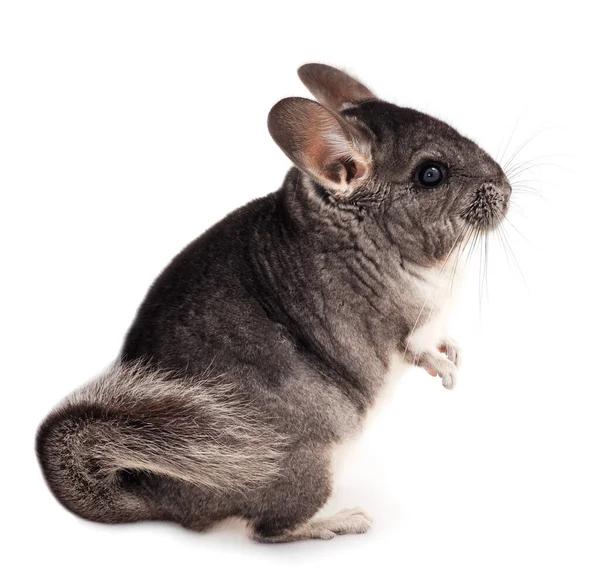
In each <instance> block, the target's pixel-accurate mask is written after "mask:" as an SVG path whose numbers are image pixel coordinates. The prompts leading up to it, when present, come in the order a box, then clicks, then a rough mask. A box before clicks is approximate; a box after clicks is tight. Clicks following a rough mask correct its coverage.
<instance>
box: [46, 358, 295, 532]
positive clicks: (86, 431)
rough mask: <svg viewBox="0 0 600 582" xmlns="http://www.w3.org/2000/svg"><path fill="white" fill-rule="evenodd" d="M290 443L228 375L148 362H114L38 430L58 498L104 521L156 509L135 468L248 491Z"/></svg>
mask: <svg viewBox="0 0 600 582" xmlns="http://www.w3.org/2000/svg"><path fill="white" fill-rule="evenodd" d="M284 447H285V442H284V438H283V437H282V436H281V435H280V434H278V433H277V432H276V431H275V430H274V429H273V428H272V427H271V426H270V425H269V424H268V423H267V422H266V421H265V419H264V418H262V419H261V418H260V416H259V414H258V412H257V411H256V410H255V409H254V408H253V407H252V406H250V405H249V404H248V402H247V401H246V400H245V399H244V398H243V395H242V394H241V393H240V391H239V390H237V389H236V386H234V385H231V384H228V383H227V381H226V380H225V379H224V378H222V377H218V378H195V379H194V380H181V379H177V378H175V377H173V376H172V375H169V374H165V373H162V372H160V371H157V370H156V369H153V368H152V367H150V366H148V365H144V364H141V363H137V364H122V363H117V364H115V365H114V366H113V367H112V368H111V369H110V370H109V371H108V372H107V373H106V374H104V375H102V376H101V377H100V378H98V379H96V380H94V381H92V382H90V383H89V384H87V385H86V386H84V387H83V388H81V389H79V390H78V391H76V392H74V393H73V394H71V395H70V396H68V397H67V398H66V400H65V401H64V402H63V403H61V404H60V405H58V406H57V407H56V408H55V409H54V410H53V411H52V412H51V413H50V414H49V415H48V417H47V418H46V419H45V420H44V422H43V423H42V424H41V426H40V427H39V429H38V432H37V438H36V452H37V456H38V460H39V463H40V465H41V467H42V471H43V473H44V477H45V479H46V482H47V484H48V486H49V488H50V490H51V491H52V493H53V494H54V495H55V496H56V498H57V499H58V500H59V501H60V502H61V503H62V504H63V505H64V506H65V507H66V508H67V509H69V510H70V511H72V512H73V513H76V514H77V515H80V516H81V517H85V518H87V519H91V520H94V521H102V522H107V523H116V522H124V521H137V520H140V519H154V518H157V517H159V516H156V515H154V514H153V504H152V503H151V499H150V498H149V495H148V494H149V492H148V491H146V490H145V488H143V487H132V486H131V483H130V481H131V475H132V474H144V475H152V476H153V475H158V476H161V477H165V478H171V479H175V480H179V481H183V482H187V483H188V484H191V485H192V486H198V487H201V488H205V489H208V490H223V489H228V490H232V491H235V490H240V489H241V490H247V489H248V488H249V487H256V486H260V485H261V484H262V483H264V482H266V481H268V480H270V479H273V478H274V477H275V476H276V475H277V472H278V468H279V466H280V461H281V458H282V456H283V449H284Z"/></svg>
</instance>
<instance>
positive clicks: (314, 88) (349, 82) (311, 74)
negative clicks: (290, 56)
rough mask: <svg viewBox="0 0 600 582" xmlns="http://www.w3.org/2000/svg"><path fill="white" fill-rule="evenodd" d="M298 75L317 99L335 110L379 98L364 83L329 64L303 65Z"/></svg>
mask: <svg viewBox="0 0 600 582" xmlns="http://www.w3.org/2000/svg"><path fill="white" fill-rule="evenodd" d="M298 76H299V77H300V80H301V81H302V82H303V83H304V84H305V85H306V87H307V89H308V90H309V91H310V92H311V93H312V94H313V95H314V96H315V98H316V100H317V101H318V102H319V103H322V104H323V105H325V107H328V108H329V109H332V110H333V111H341V110H343V109H345V108H347V107H350V106H352V105H357V104H358V103H361V102H363V101H373V100H377V97H375V95H373V93H371V91H370V90H369V89H367V88H366V87H365V86H364V85H363V84H362V83H359V82H358V81H357V80H356V79H353V78H352V77H351V76H350V75H347V74H346V73H344V72H343V71H340V70H339V69H335V68H334V67H330V66H328V65H320V64H319V63H308V64H306V65H302V66H301V67H300V68H299V69H298Z"/></svg>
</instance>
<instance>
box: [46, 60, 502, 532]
mask: <svg viewBox="0 0 600 582" xmlns="http://www.w3.org/2000/svg"><path fill="white" fill-rule="evenodd" d="M299 75H300V78H301V79H302V81H303V82H304V84H305V85H306V86H307V87H308V89H309V90H310V91H311V92H312V94H313V95H314V96H315V98H316V100H317V101H311V100H308V99H302V98H296V97H293V98H288V99H283V100H282V101H280V102H279V103H277V104H276V105H275V106H274V107H273V109H272V110H271V112H270V115H269V119H268V127H269V131H270V133H271V135H272V136H273V139H274V140H275V142H276V143H277V144H278V145H279V146H280V147H281V149H282V150H283V151H284V152H285V154H286V155H287V156H288V157H289V158H290V159H291V160H292V162H293V163H294V165H295V166H294V167H293V168H292V169H291V170H290V171H289V172H288V174H287V176H286V178H285V180H284V182H283V185H282V186H281V188H280V189H279V190H278V191H277V192H274V193H272V194H269V195H268V196H265V197H264V198H259V199H258V200H254V201H252V202H250V203H248V204H247V205H246V206H244V207H242V208H240V209H238V210H236V211H234V212H232V213H231V214H230V215H229V216H227V217H225V218H224V219H223V220H222V221H221V222H219V223H218V224H216V225H215V226H213V227H212V228H210V229H209V230H208V231H207V232H205V233H204V234H203V235H202V236H200V237H199V238H198V239H196V240H195V241H194V242H192V243H191V244H190V245H189V246H188V247H187V248H185V249H184V250H183V251H182V252H181V253H180V254H179V255H178V256H177V257H175V259H173V261H172V262H171V264H170V265H169V266H168V267H167V268H166V269H165V270H164V271H163V273H162V274H161V275H160V276H159V277H158V279H157V280H156V281H155V282H154V284H153V285H152V287H151V288H150V290H149V292H148V295H147V297H146V298H145V300H144V302H143V303H142V305H141V306H140V308H139V311H138V313H137V316H136V318H135V320H134V322H133V324H132V326H131V329H130V330H129V332H128V334H127V337H126V339H125V343H124V346H123V349H122V352H121V354H120V356H119V358H118V361H117V362H116V363H115V364H114V365H113V366H112V368H110V369H109V371H108V372H107V373H106V374H104V375H102V376H101V377H100V378H98V379H96V380H94V381H93V382H91V383H90V384H88V385H86V386H84V387H83V388H81V389H80V390H78V391H76V392H74V393H73V394H71V395H70V396H68V397H67V398H66V400H65V401H64V402H62V403H61V404H60V405H59V406H58V407H57V408H56V409H55V410H53V411H52V412H51V413H50V414H49V416H48V417H47V418H46V419H45V420H44V422H43V423H42V425H41V427H40V428H39V431H38V435H37V455H38V458H39V462H40V464H41V466H42V469H43V473H44V476H45V478H46V481H47V483H48V486H49V487H50V489H51V490H52V492H53V493H54V495H55V496H56V497H57V498H58V500H59V501H60V502H61V503H62V504H63V505H64V506H65V507H66V508H67V509H69V510H70V511H72V512H74V513H76V514H77V515H80V516H82V517H84V518H87V519H91V520H95V521H100V522H107V523H117V522H130V521H137V520H171V521H175V522H178V523H180V524H181V525H183V526H185V527H187V528H191V529H193V530H197V531H201V530H205V529H206V528H208V527H209V526H211V525H213V524H215V523H216V522H218V521H220V520H223V519H225V518H228V517H238V518H242V519H245V520H247V522H248V533H249V535H250V537H252V538H253V539H255V540H258V541H264V542H284V541H293V540H300V539H305V538H321V539H328V538H331V537H334V536H335V535H336V534H345V533H362V532H365V531H366V530H367V529H368V528H369V527H370V519H369V517H368V516H367V515H366V514H365V513H364V512H363V511H362V510H360V509H352V510H346V511H342V512H340V513H338V514H336V515H334V516H332V517H330V518H319V519H317V518H314V516H315V514H316V513H317V511H318V510H319V509H320V508H321V507H322V506H323V505H324V504H325V502H326V501H327V499H328V498H329V496H330V493H331V489H332V477H331V460H332V454H333V452H334V450H335V449H336V448H337V447H338V446H339V445H340V444H342V443H344V441H347V440H348V439H351V438H354V437H355V436H356V434H357V433H358V432H359V431H360V430H361V428H362V426H363V424H364V419H365V416H366V415H367V413H368V411H369V410H370V409H372V407H373V406H374V404H375V402H376V401H377V399H378V396H379V395H380V393H381V391H382V387H383V385H384V382H385V380H386V377H387V376H388V374H389V370H390V366H391V362H392V360H393V358H395V357H398V356H400V357H403V358H404V359H405V360H406V361H408V362H410V363H414V364H416V365H419V366H421V367H423V368H425V369H427V370H428V371H429V372H430V373H432V374H435V375H438V376H440V378H441V379H442V383H443V385H444V386H445V387H446V388H452V387H453V385H454V383H455V379H456V366H457V364H458V358H459V352H458V348H457V346H456V344H455V343H454V342H453V341H451V340H450V339H448V338H447V337H445V335H444V323H443V316H444V314H445V313H446V308H445V306H446V304H447V299H448V296H449V294H450V287H451V274H452V273H453V271H454V269H455V267H456V263H457V262H458V260H459V254H460V251H461V249H463V248H464V245H465V242H466V241H469V240H473V238H474V237H477V236H478V235H479V234H480V233H485V232H487V231H489V230H491V229H493V228H494V227H495V226H496V225H497V224H498V223H499V222H500V221H501V220H502V219H503V218H504V216H505V214H506V211H507V208H508V202H509V198H510V194H511V187H510V185H509V183H508V180H507V178H506V176H505V175H504V173H503V171H502V169H501V168H500V166H499V165H498V164H497V163H496V162H495V161H494V160H492V159H491V158H490V156H488V155H487V154H486V153H485V152H484V151H483V150H482V149H480V148H479V147H478V146H477V145H476V144H475V143H473V142H472V141H471V140H469V139H466V138H464V137H463V136H461V135H460V134H459V133H458V132H457V131H455V130H454V129H453V128H452V127H450V126H449V125H447V124H446V123H443V122H442V121H439V120H437V119H435V118H433V117H430V116H429V115H425V114H423V113H419V112H418V111H415V110H412V109H407V108H402V107H398V106H396V105H393V104H391V103H387V102H385V101H382V100H380V99H378V98H377V97H375V95H374V94H373V93H372V92H371V91H370V90H369V89H367V88H366V87H365V86H364V85H362V84H361V83H359V82H358V81H356V80H355V79H353V78H351V77H350V76H348V75H347V74H345V73H343V72H342V71H340V70H337V69H334V68H332V67H329V66H326V65H320V64H308V65H304V66H303V67H301V68H300V70H299Z"/></svg>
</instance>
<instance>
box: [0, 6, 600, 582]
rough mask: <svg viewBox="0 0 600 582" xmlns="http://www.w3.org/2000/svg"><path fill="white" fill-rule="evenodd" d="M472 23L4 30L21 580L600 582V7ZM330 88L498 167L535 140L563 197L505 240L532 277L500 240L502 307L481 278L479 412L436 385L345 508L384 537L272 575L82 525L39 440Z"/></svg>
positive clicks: (419, 387) (7, 370)
mask: <svg viewBox="0 0 600 582" xmlns="http://www.w3.org/2000/svg"><path fill="white" fill-rule="evenodd" d="M459 4H460V5H458V4H457V3H455V2H442V3H435V2H410V3H404V2H377V1H375V0H370V1H369V2H361V3H355V2H345V3H328V2H325V1H323V0H322V1H320V2H310V1H308V0H306V1H304V2H298V3H293V4H292V3H286V2H283V1H282V2H278V3H273V4H271V5H267V4H266V3H259V2H256V1H252V2H244V3H239V4H238V5H235V4H234V3H226V2H221V3H202V2H190V3H183V2H164V3H158V2H150V1H147V2H137V3H135V2H126V1H123V0H121V1H118V2H109V1H104V2H81V1H76V2H39V3H33V2H28V1H24V0H21V1H14V2H10V1H5V2H3V3H2V4H1V7H0V83H1V88H0V195H1V197H2V206H1V208H2V211H1V221H2V223H1V233H0V234H1V236H2V242H1V247H0V248H1V252H2V285H1V287H0V292H1V294H2V300H1V304H0V307H1V309H2V318H1V329H2V331H1V333H2V351H1V353H2V356H3V358H2V361H3V366H2V369H3V378H2V386H1V389H2V422H1V423H0V426H1V430H2V437H1V441H0V442H1V446H2V480H1V487H2V507H3V511H2V518H1V524H2V530H3V532H4V534H5V535H7V536H8V538H9V539H8V543H7V541H6V540H5V541H4V542H3V544H2V553H3V559H2V563H1V566H0V567H1V568H2V569H3V570H4V573H3V574H4V575H3V576H2V578H3V579H5V580H28V579H34V578H33V577H40V579H41V578H42V577H43V579H46V580H55V579H56V580H59V579H60V580H65V581H67V580H68V581H70V580H104V581H105V580H108V579H110V580H127V581H130V580H133V579H144V580H164V579H166V578H167V577H168V579H169V580H179V579H184V578H185V579H189V580H196V579H198V580H201V579H204V580H207V579H210V580H237V579H242V578H243V579H244V580H259V579H260V580H263V581H264V580H282V579H285V580H300V579H306V577H307V576H310V577H311V578H312V579H315V580H321V579H329V578H335V579H343V580H355V579H356V580H358V579H365V578H370V577H375V579H398V580H406V581H412V580H442V579H444V580H461V581H464V580H478V581H481V580H485V581H488V580H542V579H543V580H551V579H552V580H578V581H579V580H598V579H599V578H600V556H599V554H600V500H599V499H600V478H599V463H600V454H599V448H600V447H599V446H600V423H599V418H600V396H599V388H600V383H599V381H598V368H597V362H598V349H597V347H598V323H599V321H598V320H599V309H598V294H599V288H598V282H597V280H598V279H597V268H598V250H599V244H598V230H599V223H598V212H599V211H600V204H599V201H598V200H599V193H600V192H599V191H600V188H599V183H600V170H599V168H598V159H599V155H600V151H599V148H598V135H599V131H600V125H599V118H598V117H599V116H598V102H599V97H600V95H599V93H598V89H597V85H596V83H597V76H598V64H597V55H598V52H599V46H598V38H597V35H598V33H597V30H595V26H596V22H597V16H595V15H594V14H593V11H594V9H595V4H594V3H592V2H589V3H583V2H569V3H567V4H565V6H564V7H563V8H561V9H558V8H556V6H557V5H558V3H552V2H541V1H540V2H524V1H522V2H518V3H514V4H511V3H509V2H498V3H494V4H491V3H484V2H473V3H470V4H468V3H465V2H461V3H459ZM310 61H319V62H326V63H329V64H333V65H336V66H340V67H343V68H346V70H348V71H350V72H351V73H354V74H355V75H357V76H358V77H359V78H360V79H362V80H363V81H364V82H365V84H367V85H368V86H369V87H371V88H372V89H373V90H374V91H375V92H376V93H378V94H379V95H380V96H381V97H382V98H386V99H388V100H391V101H394V102H396V103H398V104H401V105H408V106H411V107H415V108H418V109H421V110H424V111H426V112H428V113H431V114H433V115H437V116H439V117H441V118H442V119H444V120H447V121H449V122H450V123H452V124H453V125H455V126H456V127H457V128H458V129H459V130H460V131H462V132H463V133H464V134H466V135H468V136H469V137H472V138H474V139H475V140H476V141H478V142H479V143H480V144H481V145H482V146H483V147H484V148H485V149H487V150H488V151H489V152H490V153H491V154H493V155H496V154H497V153H498V152H500V154H501V153H502V152H503V151H504V148H505V147H506V144H507V141H508V140H509V138H510V143H509V144H508V147H507V150H506V155H505V160H506V159H507V158H508V157H510V155H511V154H512V153H514V152H516V151H517V150H518V148H519V146H520V145H521V144H523V143H524V142H525V141H526V140H528V139H529V138H532V137H533V136H535V137H533V139H532V140H531V142H530V143H529V144H528V145H526V146H525V147H524V148H523V150H522V151H521V152H520V153H519V154H518V156H517V160H518V161H519V162H526V161H528V160H534V163H535V164H537V165H536V166H535V167H533V168H532V169H531V171H529V172H527V173H525V174H522V175H521V176H520V177H521V178H526V179H527V184H526V186H529V187H533V188H536V189H537V190H539V195H538V194H535V193H532V192H531V191H530V190H529V189H527V190H526V191H517V192H515V195H514V201H515V207H514V209H513V211H511V214H510V216H509V218H510V220H511V222H512V225H513V226H514V228H513V226H511V225H509V224H506V229H507V230H506V232H507V234H508V241H509V242H510V245H511V247H512V250H513V252H514V255H515V256H516V259H517V260H518V263H519V267H517V266H516V265H515V262H514V261H513V260H512V257H511V255H510V254H509V255H508V257H507V255H506V253H505V251H504V250H503V247H502V245H501V244H500V241H499V240H498V238H497V237H496V238H494V239H493V241H492V244H491V249H490V253H489V265H488V277H487V279H488V284H487V291H486V289H485V288H484V289H483V291H482V292H480V278H479V277H480V273H479V262H480V255H479V253H478V251H477V252H476V253H475V254H474V255H473V257H472V259H471V261H470V268H469V271H468V276H467V279H466V281H465V285H464V292H463V294H462V300H461V302H460V303H459V305H458V306H457V309H456V311H455V314H454V317H453V320H452V332H453V335H454V336H455V337H456V338H457V339H458V340H459V342H460V343H461V344H462V347H463V349H464V355H465V361H464V366H463V369H462V371H461V376H460V379H459V385H458V387H457V389H456V390H455V391H454V392H452V393H450V392H447V391H445V390H444V389H443V388H442V386H441V383H440V381H439V379H438V378H431V377H429V376H428V375H427V374H426V373H425V372H423V371H422V370H417V369H414V370H411V371H410V372H409V373H408V374H407V375H406V376H404V377H403V379H402V381H401V383H399V385H398V387H397V390H396V392H395V395H394V398H393V400H392V402H391V403H390V404H389V405H388V407H387V408H386V409H385V411H384V412H383V414H382V415H381V416H380V417H379V418H378V419H377V422H376V423H375V424H374V425H373V427H372V428H371V429H370V431H369V432H368V433H367V434H366V435H365V439H364V441H363V443H362V445H361V448H360V449H359V450H358V452H357V454H356V455H355V456H354V457H353V459H352V461H351V462H350V465H349V468H348V470H347V473H346V476H345V480H344V482H343V486H342V488H341V490H340V492H339V493H338V496H337V497H336V499H335V500H334V502H333V505H336V506H344V505H350V506H355V505H360V506H362V507H364V508H365V509H367V510H368V511H369V512H371V513H372V514H373V516H374V517H375V522H374V527H373V529H372V530H371V531H370V532H369V533H368V534H367V535H364V536H346V537H344V538H337V539H334V540H333V541H329V542H322V541H311V542H302V543H298V544H292V545H286V546H275V547H273V546H263V545H259V544H256V543H253V542H250V541H248V540H247V539H246V538H245V537H244V535H243V532H242V530H241V529H240V528H239V527H234V528H223V527H221V528H219V529H218V530H217V531H216V532H214V533H211V534H206V535H200V534H193V533H190V532H187V531H184V530H182V529H181V528H179V527H176V526H173V525H169V524H138V525H130V526H115V527H110V526H103V525H98V524H92V523H87V522H85V521H83V520H81V519H78V518H76V517H74V516H72V515H71V514H69V513H67V512H66V511H65V510H64V509H63V508H62V507H61V506H59V505H58V504H57V502H56V501H55V500H54V499H53V498H52V496H51V494H50V493H49V491H48V490H47V489H46V486H45V485H44V483H43V480H42V477H41V474H40V472H39V470H38V467H37V463H36V460H35V456H34V451H33V439H34V433H35V429H36V427H37V425H38V423H39V422H40V421H41V419H42V418H43V417H44V415H45V414H46V413H47V412H48V411H49V409H50V408H51V407H52V406H53V405H54V404H55V403H56V402H57V401H58V400H59V399H60V398H61V397H62V396H64V395H65V394H66V393H67V392H69V391H71V390H72V389H74V388H76V387H77V386H78V385H80V384H82V383H83V382H85V381H86V380H87V379H89V378H90V377H92V376H93V375H94V374H96V373H98V372H100V371H101V370H102V369H103V368H104V367H105V366H106V365H107V364H108V363H109V362H110V361H111V360H112V359H113V358H114V357H115V356H116V354H117V352H118V350H119V348H120V344H121V341H122V338H123V335H124V333H125V331H126V329H127V327H128V326H129V324H130V322H131V320H132V318H133V316H134V313H135V310H136V307H137V306H138V304H139V302H140V301H141V300H142V298H143V296H144V293H145V291H146V289H147V287H148V285H149V284H150V283H151V281H152V280H153V278H154V277H155V276H156V275H157V274H158V272H159V271H160V270H161V269H162V268H163V267H164V266H165V265H166V264H167V262H168V261H169V260H170V259H171V257H172V256H173V255H174V254H175V253H177V252H178V251H179V250H180V249H181V248H182V247H183V246H184V245H185V244H187V243H188V242H189V241H190V240H192V239H193V238H195V237H196V236H197V235H198V234H200V233H201V232H202V231H204V230H205V229H206V228H207V227H209V226H210V225H211V224H213V223H214V222H216V221H217V220H219V219H220V218H221V217H223V216H224V215H225V214H226V213H227V212H229V211H230V210H232V209H234V208H236V207H237V206H239V205H241V204H244V203H245V202H247V201H248V200H250V199H252V198H254V197H257V196H262V195H264V194H267V193H268V192H271V191H273V190H275V189H277V188H278V186H279V184H280V182H281V180H282V179H283V176H284V173H285V171H286V169H287V167H288V165H289V164H288V161H287V158H285V156H284V155H283V154H282V153H281V152H280V151H279V150H278V149H277V147H276V146H275V144H274V143H273V142H272V141H271V139H270V137H269V135H268V132H267V129H266V117H267V114H268V111H269V109H270V107H271V106H272V105H273V104H274V103H275V102H276V101H277V100H279V99H280V98H282V97H285V96H291V95H301V96H308V92H307V91H306V90H305V89H304V88H303V87H302V85H301V83H300V81H299V80H298V78H297V77H296V73H295V70H296V68H297V67H298V66H299V65H301V64H303V63H304V62H310ZM511 135H512V137H511ZM517 204H518V206H519V208H517V207H516V205H517ZM517 229H518V231H520V233H521V234H519V233H518V232H517ZM508 258H510V259H511V260H510V261H509V260H508Z"/></svg>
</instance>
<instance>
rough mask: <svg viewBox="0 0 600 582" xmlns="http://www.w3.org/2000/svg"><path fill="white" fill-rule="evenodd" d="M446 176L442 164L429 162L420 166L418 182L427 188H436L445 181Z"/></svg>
mask: <svg viewBox="0 0 600 582" xmlns="http://www.w3.org/2000/svg"><path fill="white" fill-rule="evenodd" d="M445 176H446V174H445V171H444V168H443V167H442V166H440V165H439V164H434V163H431V162H427V163H426V164H423V165H422V166H421V167H420V168H419V171H418V172H417V182H418V183H419V185H421V186H423V187H425V188H435V187H436V186H438V185H439V184H440V183H441V182H442V181H443V179H444V178H445Z"/></svg>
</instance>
